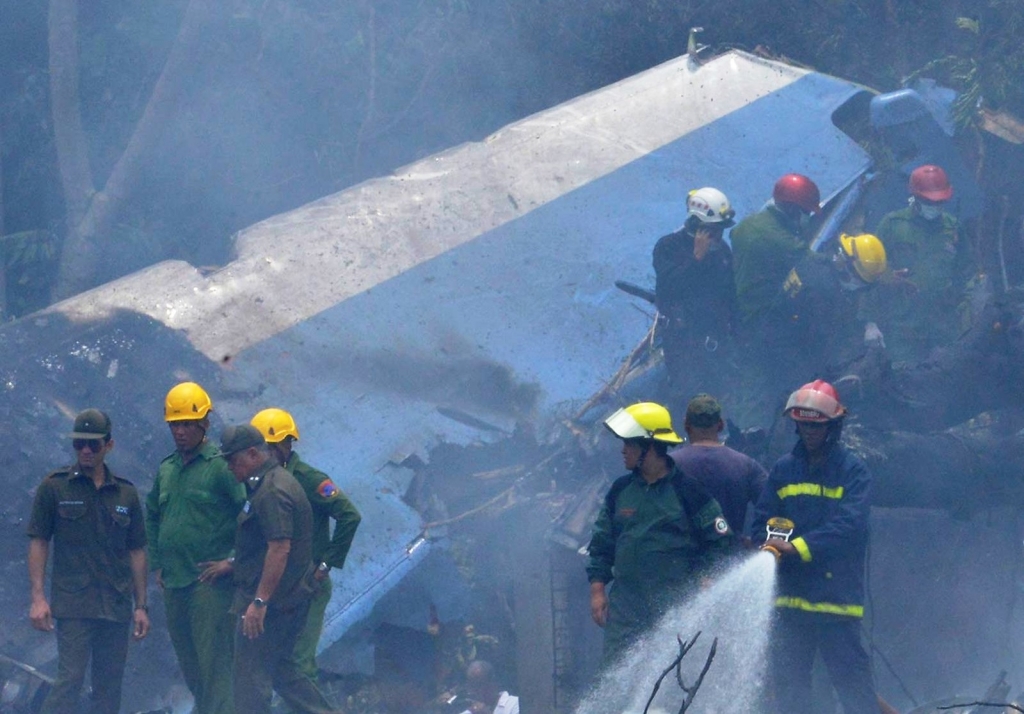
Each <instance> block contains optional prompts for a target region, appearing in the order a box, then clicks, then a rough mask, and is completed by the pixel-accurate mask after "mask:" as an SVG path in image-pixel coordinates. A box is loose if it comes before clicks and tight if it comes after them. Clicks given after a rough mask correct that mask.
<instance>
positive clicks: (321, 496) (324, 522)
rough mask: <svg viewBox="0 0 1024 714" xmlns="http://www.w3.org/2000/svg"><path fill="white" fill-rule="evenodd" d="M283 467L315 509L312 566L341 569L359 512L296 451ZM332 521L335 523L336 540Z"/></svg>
mask: <svg viewBox="0 0 1024 714" xmlns="http://www.w3.org/2000/svg"><path fill="white" fill-rule="evenodd" d="M284 467H285V468H286V469H287V470H288V472H289V473H290V474H291V475H292V476H294V477H295V480H296V481H298V482H299V485H300V486H302V490H303V491H305V492H306V498H308V499H309V505H310V506H312V508H313V562H314V563H316V564H320V563H327V564H328V565H329V566H331V567H332V568H340V567H342V566H343V565H345V558H346V556H348V551H349V548H351V547H352V539H353V537H355V534H356V528H358V527H359V521H360V520H362V517H361V516H360V515H359V511H358V510H356V507H355V506H354V505H352V501H350V500H349V499H348V497H347V496H346V495H345V494H344V493H343V492H342V490H341V489H340V488H338V487H337V486H336V485H335V484H334V482H333V481H331V479H330V477H329V476H328V475H327V474H325V473H323V472H322V471H317V470H316V469H315V468H313V467H312V466H310V465H309V464H307V463H306V462H304V461H303V460H302V459H300V458H299V455H298V454H297V453H295V452H294V451H293V452H292V454H291V456H290V457H289V458H288V463H286V464H285V465H284ZM331 518H333V519H334V521H335V523H334V535H333V536H331V524H330V519H331Z"/></svg>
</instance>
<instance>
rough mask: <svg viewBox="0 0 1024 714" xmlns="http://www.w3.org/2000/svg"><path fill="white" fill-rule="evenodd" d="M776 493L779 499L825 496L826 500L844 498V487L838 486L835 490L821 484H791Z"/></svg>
mask: <svg viewBox="0 0 1024 714" xmlns="http://www.w3.org/2000/svg"><path fill="white" fill-rule="evenodd" d="M776 493H777V494H778V495H779V498H788V497H790V496H824V497H825V498H842V497H843V487H842V486H836V487H835V488H828V487H827V486H822V485H821V484H820V483H791V484H789V485H788V486H783V487H782V488H780V489H779V490H778V491H776Z"/></svg>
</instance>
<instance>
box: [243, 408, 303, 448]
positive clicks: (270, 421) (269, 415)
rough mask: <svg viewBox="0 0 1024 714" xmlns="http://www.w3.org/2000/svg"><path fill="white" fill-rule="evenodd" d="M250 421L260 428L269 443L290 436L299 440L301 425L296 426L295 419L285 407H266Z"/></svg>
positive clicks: (275, 442)
mask: <svg viewBox="0 0 1024 714" xmlns="http://www.w3.org/2000/svg"><path fill="white" fill-rule="evenodd" d="M249 423H250V424H252V425H253V426H254V427H256V428H257V429H259V430H260V433H261V434H263V438H264V439H266V440H267V443H268V444H277V443H279V442H281V441H284V440H285V439H286V438H288V437H289V436H290V437H292V438H293V439H295V440H296V441H298V440H299V427H297V426H295V419H293V418H292V415H291V414H289V413H288V412H286V411H285V410H284V409H277V408H276V407H271V408H270V409H264V410H263V411H261V412H260V413H258V414H257V415H256V416H254V417H253V418H252V421H250V422H249Z"/></svg>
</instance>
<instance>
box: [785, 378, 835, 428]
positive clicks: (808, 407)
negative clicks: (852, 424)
mask: <svg viewBox="0 0 1024 714" xmlns="http://www.w3.org/2000/svg"><path fill="white" fill-rule="evenodd" d="M783 414H784V415H785V416H788V417H789V418H790V419H792V420H793V421H815V422H826V421H833V420H835V419H842V418H843V417H844V416H846V407H844V406H843V405H842V404H841V403H840V402H839V392H837V391H836V388H835V387H833V386H832V385H831V384H829V383H828V382H826V381H825V380H823V379H816V380H814V381H813V382H808V383H807V384H805V385H804V386H802V387H800V389H798V390H796V391H795V392H793V393H792V394H790V395H789V400H788V401H787V402H786V409H785V411H784V412H783Z"/></svg>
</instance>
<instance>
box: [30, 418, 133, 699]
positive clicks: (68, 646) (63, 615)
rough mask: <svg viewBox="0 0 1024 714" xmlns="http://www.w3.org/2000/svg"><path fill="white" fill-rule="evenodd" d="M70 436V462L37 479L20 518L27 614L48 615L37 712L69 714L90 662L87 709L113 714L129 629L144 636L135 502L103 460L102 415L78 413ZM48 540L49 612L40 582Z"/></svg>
mask: <svg viewBox="0 0 1024 714" xmlns="http://www.w3.org/2000/svg"><path fill="white" fill-rule="evenodd" d="M71 438H72V439H73V440H74V441H73V442H72V445H73V446H74V449H75V454H76V455H77V460H76V462H75V464H74V465H72V466H69V467H68V468H65V469H59V470H57V471H54V472H53V473H51V474H50V475H49V476H47V477H46V478H45V479H43V482H42V483H41V484H40V485H39V488H38V489H37V490H36V497H35V502H34V503H33V505H32V516H31V519H30V520H29V524H28V536H29V538H30V539H31V540H30V541H29V548H28V574H29V581H30V584H31V587H32V605H31V609H30V610H29V619H30V620H31V621H32V626H33V627H34V628H36V629H37V630H42V631H44V632H50V631H51V630H53V629H54V626H53V619H54V618H56V619H57V657H58V659H57V681H56V682H55V683H54V685H53V688H52V689H51V690H50V694H49V695H48V696H47V698H46V701H45V702H44V704H43V708H42V710H41V711H42V712H54V713H56V714H64V713H65V712H72V711H76V710H77V702H78V697H79V694H80V692H81V689H82V683H83V681H84V679H85V669H86V666H87V665H88V664H89V660H90V658H91V659H92V700H93V711H95V712H101V713H102V714H117V712H118V710H119V709H120V708H121V680H122V678H123V676H124V667H125V661H126V659H127V656H128V639H129V632H131V634H132V635H134V637H135V639H137V640H141V639H142V638H143V637H145V636H146V633H148V632H149V616H148V614H147V612H148V611H147V605H146V530H145V526H144V524H143V517H142V506H141V505H140V503H139V494H138V492H137V491H136V490H135V487H134V486H133V485H132V484H131V482H130V481H126V480H125V479H123V478H118V477H117V476H115V475H114V474H113V473H111V471H110V469H109V468H108V467H107V466H106V465H105V464H104V459H105V458H106V455H107V454H108V453H109V452H110V450H111V449H112V448H114V442H113V440H112V439H111V432H110V419H109V418H108V417H107V415H106V414H104V413H103V412H101V411H99V410H98V409H86V410H85V411H84V412H82V413H81V414H79V415H78V416H77V417H76V418H75V426H74V432H73V433H72V434H71ZM51 539H52V540H53V575H52V579H53V582H52V588H51V597H52V601H53V607H52V609H51V607H50V603H49V602H48V601H47V599H46V595H45V591H44V587H43V583H44V580H45V574H46V561H47V557H48V556H49V551H50V540H51ZM133 596H134V606H133V602H132V600H133Z"/></svg>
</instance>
